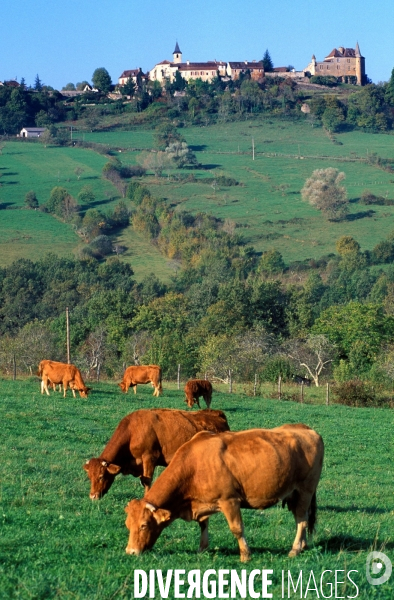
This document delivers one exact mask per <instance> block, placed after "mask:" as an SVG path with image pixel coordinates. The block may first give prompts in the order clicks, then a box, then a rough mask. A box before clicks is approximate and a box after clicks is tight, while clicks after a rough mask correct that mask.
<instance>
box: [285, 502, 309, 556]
mask: <svg viewBox="0 0 394 600" xmlns="http://www.w3.org/2000/svg"><path fill="white" fill-rule="evenodd" d="M311 499H312V495H311V494H309V493H305V492H304V493H302V492H299V495H297V496H296V503H295V506H292V507H291V510H292V513H293V515H294V518H295V522H296V527H297V533H296V536H295V539H294V542H293V546H292V549H291V550H290V552H289V556H290V557H291V558H292V557H294V556H297V555H298V554H300V552H302V550H304V549H305V548H306V547H307V542H306V530H307V527H308V510H309V506H310V504H311ZM289 508H290V506H289Z"/></svg>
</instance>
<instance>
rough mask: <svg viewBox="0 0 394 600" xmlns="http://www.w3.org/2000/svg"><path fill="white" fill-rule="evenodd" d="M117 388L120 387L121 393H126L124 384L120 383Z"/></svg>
mask: <svg viewBox="0 0 394 600" xmlns="http://www.w3.org/2000/svg"><path fill="white" fill-rule="evenodd" d="M118 386H119V387H120V389H121V390H122V392H125V391H126V384H125V383H124V382H123V381H121V382H120V383H118Z"/></svg>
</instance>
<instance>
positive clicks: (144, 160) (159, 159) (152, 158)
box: [137, 151, 176, 177]
mask: <svg viewBox="0 0 394 600" xmlns="http://www.w3.org/2000/svg"><path fill="white" fill-rule="evenodd" d="M137 161H138V164H140V165H141V166H142V167H144V169H147V170H148V171H153V172H154V174H155V176H156V177H161V176H162V174H163V171H164V170H165V169H174V168H175V167H176V165H175V163H174V161H173V160H172V158H171V157H170V156H168V154H167V153H166V152H161V151H158V152H142V153H141V154H139V156H138V158H137Z"/></svg>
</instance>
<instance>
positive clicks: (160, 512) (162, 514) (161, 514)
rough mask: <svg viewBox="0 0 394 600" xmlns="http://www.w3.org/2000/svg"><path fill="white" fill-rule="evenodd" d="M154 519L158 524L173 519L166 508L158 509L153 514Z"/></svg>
mask: <svg viewBox="0 0 394 600" xmlns="http://www.w3.org/2000/svg"><path fill="white" fill-rule="evenodd" d="M152 515H153V516H154V518H155V519H156V522H157V524H159V523H165V522H166V521H169V520H170V519H171V513H170V511H169V510H166V509H165V508H158V509H157V510H155V512H153V513H152Z"/></svg>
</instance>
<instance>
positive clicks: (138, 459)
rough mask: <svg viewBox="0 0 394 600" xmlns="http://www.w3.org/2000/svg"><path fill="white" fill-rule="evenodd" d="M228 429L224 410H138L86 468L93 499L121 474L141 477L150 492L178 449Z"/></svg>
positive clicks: (125, 419)
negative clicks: (158, 470) (201, 434)
mask: <svg viewBox="0 0 394 600" xmlns="http://www.w3.org/2000/svg"><path fill="white" fill-rule="evenodd" d="M228 430H229V426H228V423H227V419H226V416H225V414H224V413H223V412H222V411H221V410H209V411H208V410H201V411H199V412H196V413H189V412H187V411H185V410H171V409H169V408H152V409H141V410H136V411H135V412H133V413H131V414H129V415H127V417H124V419H122V420H121V421H120V423H119V425H118V426H117V428H116V429H115V432H114V434H113V436H112V437H111V439H110V440H109V442H108V444H107V445H106V447H105V448H104V450H103V451H102V453H101V454H100V456H99V457H98V458H91V459H90V460H88V461H87V463H86V464H85V465H84V467H83V468H84V469H85V471H86V472H87V474H88V476H89V479H90V481H91V489H90V498H91V500H98V499H99V498H102V496H104V494H106V493H107V492H108V490H109V488H110V487H111V485H112V483H113V481H114V479H115V477H116V475H118V473H123V475H129V474H130V475H134V477H139V478H140V480H141V483H142V485H143V486H144V487H145V491H147V490H148V489H149V487H150V485H151V483H152V477H153V472H154V470H155V467H156V466H162V467H165V466H167V465H168V464H169V462H170V461H171V460H172V457H173V456H174V454H175V452H176V451H177V450H178V448H179V447H180V446H181V445H182V444H184V443H185V442H188V441H189V440H190V439H191V438H192V437H193V435H195V434H196V433H198V432H199V431H211V432H214V433H218V432H220V431H228Z"/></svg>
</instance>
